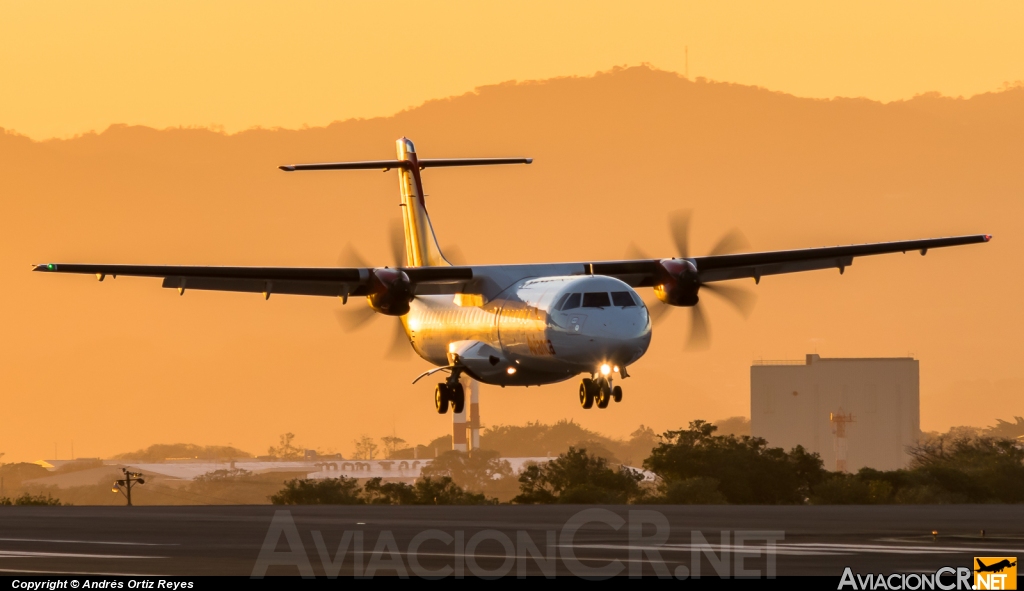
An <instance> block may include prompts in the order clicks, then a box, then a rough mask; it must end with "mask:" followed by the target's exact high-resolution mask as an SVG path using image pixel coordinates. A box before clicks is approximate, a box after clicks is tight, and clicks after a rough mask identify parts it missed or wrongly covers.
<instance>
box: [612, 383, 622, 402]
mask: <svg viewBox="0 0 1024 591" xmlns="http://www.w3.org/2000/svg"><path fill="white" fill-rule="evenodd" d="M612 400H614V401H615V402H622V386H615V387H614V388H612Z"/></svg>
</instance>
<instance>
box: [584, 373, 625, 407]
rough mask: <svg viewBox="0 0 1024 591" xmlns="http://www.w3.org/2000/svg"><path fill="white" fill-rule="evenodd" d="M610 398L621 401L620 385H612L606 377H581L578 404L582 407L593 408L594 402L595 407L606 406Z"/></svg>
mask: <svg viewBox="0 0 1024 591" xmlns="http://www.w3.org/2000/svg"><path fill="white" fill-rule="evenodd" d="M612 400H614V401H615V402H622V386H615V387H612V383H611V380H609V379H608V378H606V377H604V376H601V377H598V378H593V379H591V378H583V380H582V381H581V382H580V406H582V407H583V408H593V406H594V403H595V402H596V403H597V408H608V404H609V403H611V401H612Z"/></svg>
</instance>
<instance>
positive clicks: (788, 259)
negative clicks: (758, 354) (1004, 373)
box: [587, 234, 992, 287]
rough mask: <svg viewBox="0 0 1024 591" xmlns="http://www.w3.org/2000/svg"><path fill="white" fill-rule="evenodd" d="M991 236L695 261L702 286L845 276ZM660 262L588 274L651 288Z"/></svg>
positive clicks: (598, 268)
mask: <svg viewBox="0 0 1024 591" xmlns="http://www.w3.org/2000/svg"><path fill="white" fill-rule="evenodd" d="M991 239H992V236H990V235H987V234H975V235H970V236H953V237H949V238H927V239H924V240H902V241H899V242H877V243H874V244H854V245H850V246H826V247H822V248H802V249H798V250H776V251H768V252H748V253H741V254H727V255H715V256H705V257H693V258H691V259H690V260H691V261H693V263H694V266H695V267H696V268H697V273H698V275H699V277H700V281H701V283H710V282H713V281H726V280H729V279H744V278H753V279H755V280H756V281H760V279H761V277H764V276H765V275H779V274H782V273H797V272H800V271H814V270H818V269H839V272H840V273H841V272H843V271H844V270H845V269H846V267H848V266H850V265H852V264H853V259H855V258H857V257H862V256H871V255H878V254H890V253H897V252H902V253H908V252H920V253H921V254H922V255H924V254H926V253H927V252H928V251H929V250H931V249H933V248H944V247H947V246H961V245H964V244H977V243H983V242H988V241H989V240H991ZM660 260H661V259H649V260H633V261H609V262H601V263H587V270H588V272H590V273H593V274H596V275H611V276H613V277H618V278H619V279H622V280H623V281H625V282H626V283H629V284H630V285H632V286H634V287H650V286H652V285H654V281H655V279H656V277H657V276H658V272H659V269H658V267H659V262H660Z"/></svg>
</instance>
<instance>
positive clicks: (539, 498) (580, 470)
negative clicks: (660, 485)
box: [512, 447, 643, 504]
mask: <svg viewBox="0 0 1024 591" xmlns="http://www.w3.org/2000/svg"><path fill="white" fill-rule="evenodd" d="M642 479H643V476H642V475H640V474H638V473H636V472H634V471H632V470H629V469H625V468H622V467H620V468H618V469H613V468H611V467H610V466H609V465H608V460H606V459H604V458H600V457H595V456H592V455H590V454H588V453H587V450H586V449H576V448H575V447H570V448H569V451H568V452H566V453H564V454H561V455H560V456H558V457H557V458H556V459H554V460H551V461H550V462H547V463H545V464H542V465H536V464H534V465H531V466H528V467H527V468H526V469H525V470H523V473H522V474H521V475H520V476H519V490H520V493H519V495H518V496H516V497H515V498H514V499H512V502H514V503H521V504H534V503H579V504H622V503H628V502H631V501H637V500H640V499H641V498H642V496H643V491H642V489H641V488H640V481H641V480H642Z"/></svg>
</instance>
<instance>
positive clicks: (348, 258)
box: [338, 242, 370, 268]
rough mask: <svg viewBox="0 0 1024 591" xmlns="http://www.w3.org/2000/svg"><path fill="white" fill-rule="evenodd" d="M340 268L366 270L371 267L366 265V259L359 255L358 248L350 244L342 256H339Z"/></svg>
mask: <svg viewBox="0 0 1024 591" xmlns="http://www.w3.org/2000/svg"><path fill="white" fill-rule="evenodd" d="M338 266H339V267H363V268H365V267H369V266H370V265H367V264H366V259H364V258H363V257H362V255H360V254H359V251H358V250H356V247H355V246H352V243H351V242H349V243H348V244H346V245H345V248H344V249H342V251H341V254H340V255H338Z"/></svg>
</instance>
